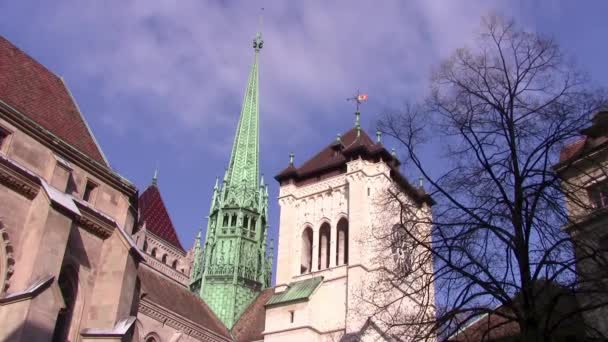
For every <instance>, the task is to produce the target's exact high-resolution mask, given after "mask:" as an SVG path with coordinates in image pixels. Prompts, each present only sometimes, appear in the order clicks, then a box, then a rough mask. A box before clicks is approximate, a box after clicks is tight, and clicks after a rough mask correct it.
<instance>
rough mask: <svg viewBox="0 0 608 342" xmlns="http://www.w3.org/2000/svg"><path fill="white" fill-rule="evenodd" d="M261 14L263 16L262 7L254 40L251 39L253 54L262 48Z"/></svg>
mask: <svg viewBox="0 0 608 342" xmlns="http://www.w3.org/2000/svg"><path fill="white" fill-rule="evenodd" d="M263 14H264V7H262V8H261V9H260V15H259V17H258V32H257V33H256V35H255V38H254V39H253V49H254V50H255V52H260V50H261V49H262V47H263V46H264V41H263V40H262V21H263V16H262V15H263Z"/></svg>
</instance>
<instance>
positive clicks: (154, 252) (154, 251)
mask: <svg viewBox="0 0 608 342" xmlns="http://www.w3.org/2000/svg"><path fill="white" fill-rule="evenodd" d="M150 255H152V257H154V258H156V247H154V248H152V252H151V253H150Z"/></svg>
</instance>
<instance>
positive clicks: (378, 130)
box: [376, 128, 382, 143]
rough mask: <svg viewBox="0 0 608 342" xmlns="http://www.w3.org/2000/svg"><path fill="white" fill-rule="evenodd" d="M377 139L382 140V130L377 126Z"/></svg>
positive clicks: (379, 141)
mask: <svg viewBox="0 0 608 342" xmlns="http://www.w3.org/2000/svg"><path fill="white" fill-rule="evenodd" d="M376 141H377V142H378V143H381V142H382V132H380V128H376Z"/></svg>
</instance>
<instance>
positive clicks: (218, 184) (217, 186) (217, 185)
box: [213, 176, 220, 190]
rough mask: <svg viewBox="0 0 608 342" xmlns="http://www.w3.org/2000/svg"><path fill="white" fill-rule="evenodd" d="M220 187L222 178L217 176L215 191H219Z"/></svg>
mask: <svg viewBox="0 0 608 342" xmlns="http://www.w3.org/2000/svg"><path fill="white" fill-rule="evenodd" d="M219 187H220V177H218V176H215V186H214V187H213V188H214V189H216V190H217V189H219Z"/></svg>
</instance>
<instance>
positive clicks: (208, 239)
mask: <svg viewBox="0 0 608 342" xmlns="http://www.w3.org/2000/svg"><path fill="white" fill-rule="evenodd" d="M263 44H264V42H263V41H262V36H261V34H260V33H258V34H257V35H256V37H255V39H254V40H253V48H254V51H255V52H254V59H253V66H252V68H251V71H250V73H249V81H248V84H247V89H246V90H245V96H244V99H243V107H242V109H241V115H240V118H239V123H238V126H237V129H236V135H235V137H234V144H233V145H232V153H231V155H230V163H229V165H228V168H227V169H226V173H225V174H224V178H223V181H222V182H221V184H220V182H219V179H216V181H215V186H214V188H213V197H212V199H211V208H210V210H209V217H208V221H207V231H206V234H205V244H204V246H201V245H200V234H199V236H198V237H197V239H196V241H195V248H194V257H195V260H194V263H193V267H192V272H191V278H190V282H191V283H190V289H191V291H193V292H194V293H197V294H198V295H199V296H200V297H201V298H203V299H204V300H205V302H206V303H207V304H208V305H209V306H210V307H211V309H212V310H213V311H214V312H215V314H216V315H217V316H218V317H219V318H220V319H221V320H222V321H223V322H224V324H226V326H227V327H228V328H231V327H232V326H233V325H234V323H235V322H236V321H237V319H238V318H239V316H240V315H241V314H242V313H243V311H245V309H246V308H247V306H248V305H249V304H250V303H251V302H252V301H253V299H255V297H256V296H257V295H258V294H259V293H260V291H261V290H262V289H263V288H265V287H268V286H270V274H271V269H272V250H270V253H267V252H266V251H267V234H268V225H267V222H268V221H267V217H268V186H267V185H266V184H265V183H264V177H263V176H262V177H260V173H259V158H260V156H259V154H260V146H259V118H260V116H259V103H258V100H259V99H258V57H259V53H260V49H262V46H263Z"/></svg>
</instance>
